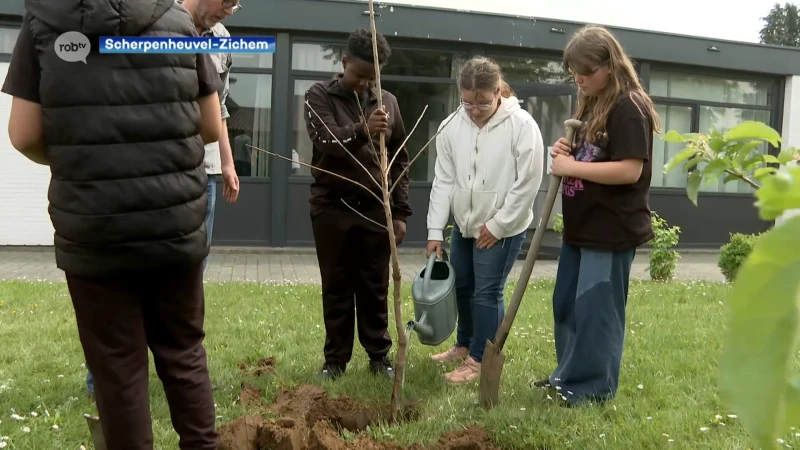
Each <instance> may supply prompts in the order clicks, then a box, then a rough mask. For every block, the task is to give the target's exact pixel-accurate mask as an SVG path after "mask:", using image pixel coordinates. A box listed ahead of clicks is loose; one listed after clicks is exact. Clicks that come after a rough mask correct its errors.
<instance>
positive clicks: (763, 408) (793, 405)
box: [663, 121, 800, 449]
mask: <svg viewBox="0 0 800 450" xmlns="http://www.w3.org/2000/svg"><path fill="white" fill-rule="evenodd" d="M663 139H664V140H665V141H667V142H678V143H683V144H685V145H686V148H685V149H684V150H682V151H681V152H679V153H678V154H677V155H675V156H674V157H673V158H672V159H671V160H670V161H669V162H668V163H667V164H666V166H665V168H664V173H667V172H670V171H672V170H675V169H677V168H678V167H680V166H682V167H683V170H684V171H685V172H687V173H688V172H689V171H691V174H690V175H689V179H688V183H687V186H686V191H687V194H688V196H689V198H690V199H691V201H692V202H693V203H694V204H695V205H697V196H698V191H699V188H700V185H701V183H703V182H705V183H706V184H707V185H711V184H715V183H717V182H718V180H719V179H720V178H721V177H724V178H723V180H724V182H726V183H727V182H729V181H733V180H737V179H740V180H744V181H745V182H747V183H748V184H750V185H751V186H753V187H754V188H755V189H756V191H755V197H756V202H755V204H756V207H757V208H758V211H759V216H760V217H761V218H762V219H764V220H774V219H776V218H778V217H780V216H781V215H782V214H783V213H784V212H785V211H787V210H790V209H797V208H800V167H793V168H788V167H784V169H785V170H778V167H780V166H785V165H786V164H787V163H789V162H790V161H793V160H797V159H798V157H799V156H800V154H799V153H798V151H797V150H796V149H794V148H784V149H782V150H781V151H780V153H779V154H778V156H774V155H768V154H763V153H762V152H761V151H760V150H759V148H758V147H763V144H764V143H765V142H766V143H769V144H771V145H772V146H774V147H776V148H777V147H779V145H780V143H781V137H780V135H779V134H778V132H777V131H775V130H774V129H772V128H771V127H769V126H767V125H766V124H763V123H761V122H752V121H750V122H743V123H741V124H740V125H738V126H736V127H734V128H732V129H730V130H727V131H726V132H724V133H720V132H718V131H711V132H710V133H709V134H699V133H689V134H684V135H681V134H679V133H678V132H676V131H674V130H673V131H669V132H668V133H667V134H666V135H664V137H663ZM776 165H777V166H778V167H776ZM786 169H788V170H786ZM798 274H800V217H793V218H790V219H789V220H787V221H786V222H785V223H784V224H782V225H780V226H778V227H775V228H773V229H772V230H770V231H768V232H767V233H765V234H764V235H762V236H761V237H759V239H758V241H757V243H756V245H755V247H754V249H753V251H752V253H751V254H750V256H749V257H748V258H747V259H746V260H745V262H744V264H742V266H741V268H740V269H739V273H738V275H737V278H736V281H735V282H734V285H733V290H732V292H731V295H730V298H729V299H728V319H727V320H728V323H727V326H726V331H725V338H724V344H723V354H722V358H721V361H720V366H721V367H720V370H721V372H720V388H721V391H722V395H723V397H724V399H725V401H726V402H727V403H728V404H729V405H730V407H731V408H732V409H733V410H734V411H735V412H736V413H737V414H738V416H739V418H740V419H741V422H742V424H743V425H744V427H745V428H746V429H747V431H748V432H749V433H750V435H751V436H752V437H753V438H754V440H755V441H756V443H757V444H758V446H759V447H761V448H764V449H767V448H774V447H775V446H776V442H777V439H778V437H779V436H781V435H782V434H784V433H787V432H788V431H789V426H798V425H800V385H799V384H798V383H797V381H796V380H790V379H789V376H790V374H789V372H790V370H789V369H790V368H791V366H792V364H793V361H794V357H795V352H796V351H797V348H796V347H797V344H798V336H799V333H800V305H799V304H798V300H800V276H798Z"/></svg>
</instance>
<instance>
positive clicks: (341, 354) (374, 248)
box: [311, 202, 392, 365]
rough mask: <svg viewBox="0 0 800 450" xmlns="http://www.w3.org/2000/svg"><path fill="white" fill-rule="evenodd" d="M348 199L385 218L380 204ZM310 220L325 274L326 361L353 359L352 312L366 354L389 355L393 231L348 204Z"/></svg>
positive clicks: (367, 212)
mask: <svg viewBox="0 0 800 450" xmlns="http://www.w3.org/2000/svg"><path fill="white" fill-rule="evenodd" d="M348 204H349V205H351V206H352V207H354V208H356V209H359V210H360V212H361V213H362V214H364V215H365V216H367V217H369V218H371V219H373V220H375V221H376V222H377V223H385V222H386V217H385V216H384V212H383V209H380V208H381V207H379V208H375V207H371V208H369V209H365V210H362V209H361V208H359V206H360V205H359V204H358V203H357V202H348ZM311 226H312V228H313V229H314V241H315V243H316V247H317V259H318V261H319V271H320V277H321V279H322V310H323V315H324V318H325V334H326V336H325V362H326V363H328V364H338V365H342V364H347V363H348V362H350V358H351V357H352V354H353V337H354V328H355V325H356V323H355V317H354V316H357V318H358V339H359V341H360V342H361V345H362V346H363V347H364V350H366V352H367V355H368V356H369V357H370V358H373V359H377V358H381V357H384V356H386V355H387V354H388V353H389V349H391V347H392V338H391V337H390V336H389V333H388V326H389V309H388V304H387V294H388V289H389V259H390V258H391V254H390V248H389V233H388V232H387V231H386V230H385V229H383V228H382V227H379V226H378V225H376V224H374V223H372V222H370V221H368V220H366V219H364V218H363V217H360V216H359V215H358V214H356V213H355V212H353V211H351V210H350V209H349V208H347V206H345V205H342V206H341V207H336V206H332V207H326V208H324V209H322V208H320V209H318V210H316V211H314V212H312V214H311ZM354 310H355V311H354Z"/></svg>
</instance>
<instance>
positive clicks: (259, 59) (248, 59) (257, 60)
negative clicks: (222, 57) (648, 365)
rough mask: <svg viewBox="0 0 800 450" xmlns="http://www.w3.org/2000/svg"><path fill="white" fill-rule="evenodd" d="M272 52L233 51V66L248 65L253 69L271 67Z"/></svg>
mask: <svg viewBox="0 0 800 450" xmlns="http://www.w3.org/2000/svg"><path fill="white" fill-rule="evenodd" d="M273 56H275V55H274V54H272V53H234V54H233V67H234V68H239V67H248V68H255V69H271V68H272V57H273Z"/></svg>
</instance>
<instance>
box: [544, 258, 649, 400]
mask: <svg viewBox="0 0 800 450" xmlns="http://www.w3.org/2000/svg"><path fill="white" fill-rule="evenodd" d="M635 254H636V250H635V249H631V250H625V251H618V252H608V251H599V250H590V249H586V248H580V247H575V246H572V245H569V244H567V243H562V244H561V257H560V258H559V260H558V272H557V274H556V286H555V290H554V291H553V321H554V333H555V341H556V360H557V361H558V367H556V369H555V371H553V373H552V374H551V375H550V380H549V381H550V384H551V385H552V386H560V387H561V389H560V392H559V393H560V394H561V395H563V396H565V397H566V399H567V402H569V403H573V404H575V403H579V402H581V401H584V400H589V401H597V402H602V401H604V400H608V399H611V398H613V397H614V396H615V395H616V392H617V388H618V386H619V370H620V364H621V361H622V348H623V345H624V342H625V307H626V306H627V303H628V282H629V280H630V274H631V265H632V263H633V257H634V256H635Z"/></svg>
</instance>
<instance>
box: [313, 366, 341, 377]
mask: <svg viewBox="0 0 800 450" xmlns="http://www.w3.org/2000/svg"><path fill="white" fill-rule="evenodd" d="M345 370H346V366H343V365H336V364H325V365H323V366H322V369H321V370H320V371H319V373H318V374H317V378H319V379H321V380H335V379H337V378H339V377H340V376H342V375H344V372H345Z"/></svg>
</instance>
